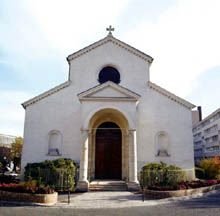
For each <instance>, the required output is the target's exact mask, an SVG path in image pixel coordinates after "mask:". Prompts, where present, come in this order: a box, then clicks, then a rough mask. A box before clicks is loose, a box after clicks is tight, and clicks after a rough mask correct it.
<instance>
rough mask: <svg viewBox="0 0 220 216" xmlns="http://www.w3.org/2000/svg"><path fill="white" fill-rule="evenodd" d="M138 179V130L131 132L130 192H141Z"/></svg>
mask: <svg viewBox="0 0 220 216" xmlns="http://www.w3.org/2000/svg"><path fill="white" fill-rule="evenodd" d="M139 187H140V186H139V182H138V178H137V142H136V130H129V182H128V190H139Z"/></svg>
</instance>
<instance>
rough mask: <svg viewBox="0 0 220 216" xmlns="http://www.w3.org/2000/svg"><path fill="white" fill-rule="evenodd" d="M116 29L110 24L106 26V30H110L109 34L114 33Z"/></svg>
mask: <svg viewBox="0 0 220 216" xmlns="http://www.w3.org/2000/svg"><path fill="white" fill-rule="evenodd" d="M114 30H115V29H114V28H113V27H112V26H111V25H110V26H109V27H108V28H106V31H108V32H109V33H108V35H112V31H114Z"/></svg>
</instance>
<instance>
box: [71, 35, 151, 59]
mask: <svg viewBox="0 0 220 216" xmlns="http://www.w3.org/2000/svg"><path fill="white" fill-rule="evenodd" d="M106 43H112V44H114V45H115V46H117V47H120V48H122V49H124V50H126V51H128V52H130V53H132V54H133V55H135V56H138V57H139V58H141V59H144V60H145V61H147V62H149V63H152V61H153V58H152V57H151V56H149V55H147V54H145V53H143V52H142V51H140V50H138V49H136V48H134V47H132V46H130V45H129V44H127V43H125V42H123V41H121V40H119V39H117V38H115V37H113V36H112V35H109V34H108V36H106V37H105V38H103V39H101V40H99V41H97V42H95V43H93V44H91V45H89V46H87V47H85V48H83V49H81V50H79V51H77V52H75V53H73V54H71V55H69V56H68V57H67V61H68V62H70V61H72V60H73V59H76V58H78V57H80V56H82V55H85V54H87V53H88V52H90V51H92V50H94V49H96V48H97V47H100V46H103V45H104V44H106Z"/></svg>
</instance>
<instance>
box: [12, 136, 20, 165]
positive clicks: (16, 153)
mask: <svg viewBox="0 0 220 216" xmlns="http://www.w3.org/2000/svg"><path fill="white" fill-rule="evenodd" d="M22 146H23V138H22V137H16V138H15V141H14V142H13V143H12V144H11V152H10V158H11V160H12V161H13V162H14V165H15V167H16V166H17V167H20V164H21V153H22Z"/></svg>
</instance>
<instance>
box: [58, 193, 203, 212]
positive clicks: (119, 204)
mask: <svg viewBox="0 0 220 216" xmlns="http://www.w3.org/2000/svg"><path fill="white" fill-rule="evenodd" d="M201 195H202V194H200V195H197V196H190V197H178V198H167V199H161V200H145V201H144V202H143V199H142V194H140V193H132V192H128V191H114V192H113V191H111V192H109V191H108V192H87V193H76V194H71V198H70V204H68V199H67V195H59V200H58V203H57V204H56V205H55V207H58V206H59V207H70V208H85V209H87V208H90V209H92V208H125V207H134V206H153V205H159V204H166V203H170V202H173V201H179V200H187V199H190V198H193V197H199V196H201Z"/></svg>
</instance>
